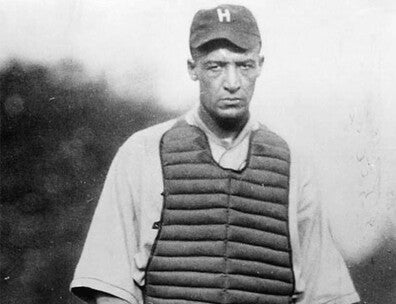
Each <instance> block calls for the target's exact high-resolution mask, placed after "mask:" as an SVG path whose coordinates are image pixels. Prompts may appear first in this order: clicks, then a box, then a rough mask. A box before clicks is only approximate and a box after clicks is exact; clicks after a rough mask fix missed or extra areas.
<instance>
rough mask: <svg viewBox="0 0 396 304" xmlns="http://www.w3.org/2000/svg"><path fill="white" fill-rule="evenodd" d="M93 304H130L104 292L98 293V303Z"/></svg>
mask: <svg viewBox="0 0 396 304" xmlns="http://www.w3.org/2000/svg"><path fill="white" fill-rule="evenodd" d="M93 304H129V303H128V302H127V301H125V300H122V299H120V298H117V297H114V296H112V295H109V294H107V293H104V292H97V294H96V302H95V303H93Z"/></svg>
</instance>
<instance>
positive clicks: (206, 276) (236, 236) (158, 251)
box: [144, 123, 294, 304]
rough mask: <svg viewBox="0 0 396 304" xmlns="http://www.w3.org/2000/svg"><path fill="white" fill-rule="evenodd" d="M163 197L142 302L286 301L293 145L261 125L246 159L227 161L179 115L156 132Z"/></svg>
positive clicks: (291, 276)
mask: <svg viewBox="0 0 396 304" xmlns="http://www.w3.org/2000/svg"><path fill="white" fill-rule="evenodd" d="M160 153H161V163H162V169H163V177H164V193H163V197H164V205H163V210H162V215H161V221H160V222H159V223H157V224H158V225H157V226H156V227H155V226H154V228H158V229H159V232H158V235H157V238H156V240H155V243H154V246H153V249H152V252H151V256H150V259H149V262H148V266H147V268H146V285H145V286H144V295H145V303H146V304H211V303H218V304H252V303H257V304H286V303H291V302H292V296H293V292H294V274H293V267H292V256H291V246H290V236H289V228H288V196H289V171H290V152H289V148H288V146H287V144H286V142H285V141H284V140H283V139H281V138H280V137H279V136H277V135H276V134H274V133H273V132H271V131H269V130H268V129H266V128H264V127H262V128H260V129H258V130H257V131H254V132H253V133H252V134H251V137H250V145H249V154H248V158H247V164H246V167H245V168H244V169H242V170H240V171H235V170H230V169H224V168H222V167H220V166H219V165H218V164H217V163H216V162H215V161H214V160H213V157H212V154H211V151H210V147H209V144H208V140H207V138H206V135H205V134H204V133H203V132H202V131H201V130H200V129H198V128H197V127H194V126H190V125H187V124H186V123H178V124H176V125H175V126H174V127H173V128H172V129H170V130H169V131H168V132H166V133H165V134H164V136H163V138H162V140H161V146H160Z"/></svg>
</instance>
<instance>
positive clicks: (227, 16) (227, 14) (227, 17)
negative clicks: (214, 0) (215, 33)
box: [217, 8, 231, 22]
mask: <svg viewBox="0 0 396 304" xmlns="http://www.w3.org/2000/svg"><path fill="white" fill-rule="evenodd" d="M217 16H218V17H219V21H220V22H224V19H225V20H226V22H231V14H230V11H229V10H228V9H226V8H225V9H224V10H222V9H221V8H218V9H217Z"/></svg>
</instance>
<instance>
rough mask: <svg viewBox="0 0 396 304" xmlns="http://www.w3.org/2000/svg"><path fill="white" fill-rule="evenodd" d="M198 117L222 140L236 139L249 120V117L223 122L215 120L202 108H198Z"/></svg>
mask: <svg viewBox="0 0 396 304" xmlns="http://www.w3.org/2000/svg"><path fill="white" fill-rule="evenodd" d="M198 115H199V118H200V119H201V120H202V122H203V123H204V124H205V125H206V127H207V128H208V129H209V130H210V131H211V132H212V133H213V134H214V135H216V136H217V137H218V138H220V139H226V138H227V139H228V138H231V139H235V138H236V137H237V136H238V134H239V133H240V132H241V130H242V129H243V127H244V126H245V125H246V123H247V122H248V120H249V116H247V117H244V118H243V119H240V120H238V119H235V120H231V119H230V120H223V121H219V120H216V119H214V118H213V117H212V116H211V115H210V114H209V113H208V112H207V111H206V110H205V109H204V108H203V107H202V106H200V107H199V108H198Z"/></svg>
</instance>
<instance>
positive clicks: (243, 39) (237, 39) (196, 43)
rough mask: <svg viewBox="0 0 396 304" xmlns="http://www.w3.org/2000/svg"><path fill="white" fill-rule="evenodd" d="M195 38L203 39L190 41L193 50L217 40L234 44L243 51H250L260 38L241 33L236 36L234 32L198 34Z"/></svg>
mask: <svg viewBox="0 0 396 304" xmlns="http://www.w3.org/2000/svg"><path fill="white" fill-rule="evenodd" d="M197 36H202V37H204V38H201V39H195V40H194V39H191V40H192V42H191V43H190V45H191V46H192V47H193V48H198V47H200V46H202V45H204V44H206V43H208V42H209V41H212V40H217V39H226V40H228V41H230V42H231V43H233V44H235V45H236V46H238V47H240V48H242V49H245V50H249V49H252V48H254V47H255V46H257V45H258V44H259V43H260V38H259V37H258V36H256V35H252V34H247V33H243V32H239V33H238V34H236V33H234V32H230V31H229V30H224V31H216V32H211V33H206V34H205V35H203V34H199V35H197Z"/></svg>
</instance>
